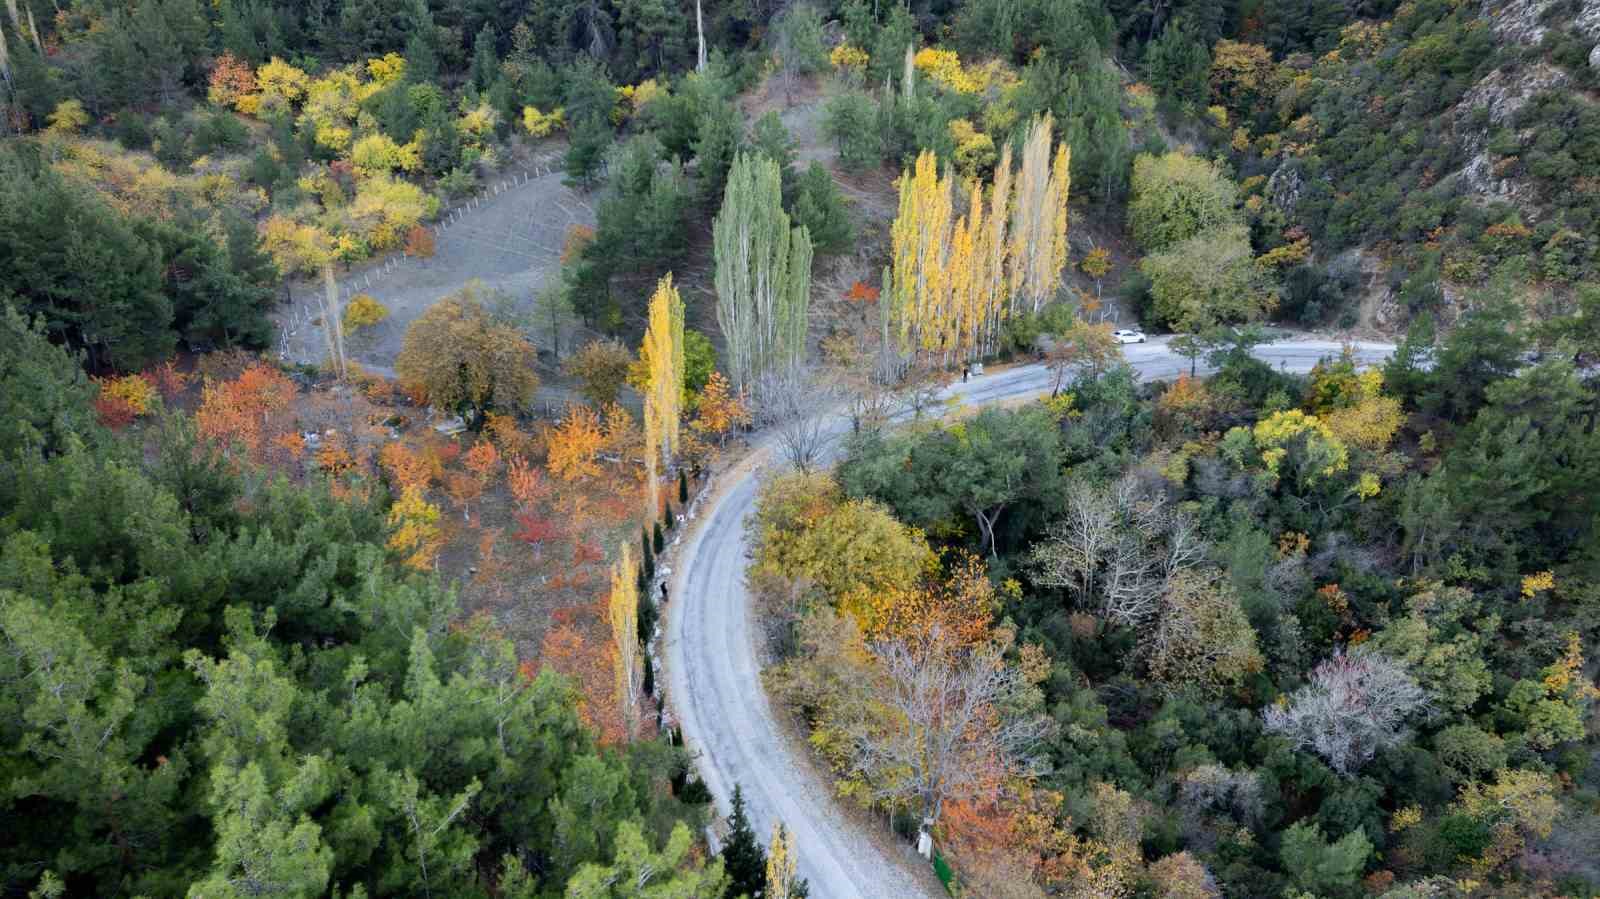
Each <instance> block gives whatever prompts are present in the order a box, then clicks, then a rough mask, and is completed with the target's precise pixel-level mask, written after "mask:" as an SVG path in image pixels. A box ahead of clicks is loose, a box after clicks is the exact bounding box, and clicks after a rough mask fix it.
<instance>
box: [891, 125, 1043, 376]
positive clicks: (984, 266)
mask: <svg viewBox="0 0 1600 899" xmlns="http://www.w3.org/2000/svg"><path fill="white" fill-rule="evenodd" d="M1052 127H1053V123H1052V120H1051V118H1050V116H1049V115H1046V116H1044V117H1043V118H1040V119H1037V120H1035V121H1034V123H1033V126H1032V128H1031V129H1030V131H1029V134H1028V140H1027V142H1026V144H1025V145H1024V148H1023V156H1022V167H1021V172H1020V174H1018V175H1017V176H1016V179H1015V181H1013V173H1012V167H1011V148H1010V145H1006V146H1004V147H1003V148H1002V150H1001V154H1000V160H999V164H998V165H997V166H996V167H995V175H994V181H993V183H992V184H991V185H989V186H988V188H987V190H986V189H985V186H984V185H983V184H981V183H973V184H970V185H967V187H966V194H967V200H968V207H967V213H966V215H964V216H962V217H961V218H959V219H957V218H956V217H955V197H954V194H955V190H954V185H953V184H952V178H951V176H950V174H949V173H948V172H946V173H945V174H944V175H943V176H942V177H941V176H940V174H939V170H938V162H937V160H936V159H935V157H934V155H933V154H932V153H931V152H924V153H922V154H921V155H920V156H918V157H917V161H916V163H915V165H914V166H913V167H912V169H911V171H908V172H906V173H904V174H903V175H902V176H901V178H900V181H899V189H900V206H899V212H898V215H897V216H896V218H895V221H894V225H893V226H892V227H891V229H890V237H891V239H892V242H893V247H892V256H893V264H892V266H891V273H890V275H889V277H888V278H887V281H888V283H889V290H888V292H887V299H888V303H887V307H888V310H889V312H888V319H889V320H888V321H886V322H885V326H886V330H888V329H889V328H890V326H892V329H893V331H894V333H895V334H896V335H897V336H898V338H899V344H900V348H901V350H902V351H909V352H913V353H920V354H924V355H925V356H926V357H931V356H932V355H933V354H935V353H937V354H938V357H939V362H940V363H941V364H949V363H950V362H951V361H952V359H953V358H957V357H959V358H964V359H978V358H981V357H982V356H983V355H985V354H987V353H991V352H993V351H994V348H995V342H996V341H995V338H996V336H997V335H998V334H999V331H1000V323H1001V322H1002V321H1003V320H1004V318H1005V317H1006V316H1007V315H1008V314H1011V313H1013V312H1016V311H1017V310H1019V309H1022V310H1025V311H1029V312H1038V311H1039V309H1040V308H1041V307H1043V305H1044V304H1045V302H1046V301H1047V300H1049V299H1050V298H1051V297H1052V296H1053V295H1054V294H1055V290H1056V287H1057V285H1059V284H1060V282H1061V271H1062V269H1064V268H1065V267H1066V263H1067V197H1068V195H1069V192H1070V187H1071V175H1070V165H1071V162H1072V154H1071V151H1070V149H1069V148H1068V147H1067V146H1066V145H1065V144H1057V145H1056V146H1055V149H1054V153H1053V154H1052V152H1051V141H1050V137H1051V129H1052ZM1013 184H1015V189H1014V191H1013Z"/></svg>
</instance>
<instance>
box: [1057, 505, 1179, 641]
mask: <svg viewBox="0 0 1600 899" xmlns="http://www.w3.org/2000/svg"><path fill="white" fill-rule="evenodd" d="M1206 553H1207V546H1206V544H1205V543H1204V541H1202V540H1201V539H1200V534H1199V527H1198V525H1197V523H1196V522H1195V521H1194V519H1193V518H1192V517H1190V516H1189V515H1186V514H1184V513H1183V512H1180V511H1178V510H1176V509H1174V508H1172V506H1171V505H1170V504H1169V503H1167V501H1166V498H1165V497H1163V496H1161V495H1160V494H1159V493H1155V492H1151V491H1149V490H1147V489H1146V488H1145V487H1144V485H1143V484H1141V483H1140V481H1139V479H1138V478H1137V477H1135V476H1133V475H1127V476H1125V477H1123V478H1121V479H1119V480H1117V481H1115V482H1113V483H1112V484H1110V485H1108V486H1106V487H1093V486H1089V485H1087V484H1079V485H1076V486H1074V487H1072V488H1071V489H1070V490H1069V491H1068V493H1067V507H1066V514H1065V516H1064V517H1063V518H1062V519H1061V520H1060V521H1058V522H1056V523H1055V524H1054V525H1053V526H1052V527H1051V528H1050V531H1049V533H1048V535H1047V536H1046V538H1045V539H1044V540H1043V541H1042V542H1040V543H1039V544H1037V545H1036V546H1035V547H1034V548H1033V555H1032V559H1033V564H1034V568H1035V570H1036V571H1037V572H1038V575H1037V576H1038V578H1039V583H1040V584H1043V585H1045V586H1050V587H1064V588H1066V589H1068V590H1071V591H1072V593H1073V595H1074V596H1075V597H1076V598H1077V600H1078V602H1079V604H1080V605H1083V606H1087V607H1089V608H1093V609H1095V610H1096V611H1097V612H1098V613H1099V614H1100V615H1101V616H1102V617H1104V618H1106V619H1107V620H1109V621H1111V622H1113V623H1116V624H1121V625H1127V626H1137V625H1140V624H1143V623H1146V622H1148V621H1149V620H1150V619H1151V618H1153V617H1154V616H1155V615H1156V614H1157V613H1158V612H1159V611H1160V609H1161V597H1162V594H1163V593H1164V592H1165V591H1166V588H1167V585H1168V584H1169V583H1170V582H1171V581H1172V579H1173V578H1174V577H1176V576H1177V575H1178V574H1180V573H1181V572H1183V571H1186V570H1188V569H1190V568H1193V567H1195V566H1196V565H1199V564H1200V563H1201V562H1203V561H1204V560H1205V557H1206Z"/></svg>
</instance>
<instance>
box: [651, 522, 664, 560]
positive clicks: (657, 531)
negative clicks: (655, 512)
mask: <svg viewBox="0 0 1600 899" xmlns="http://www.w3.org/2000/svg"><path fill="white" fill-rule="evenodd" d="M652 530H653V531H654V542H655V548H656V552H657V553H658V554H659V553H660V552H661V551H662V550H663V549H666V548H667V540H666V538H665V537H664V536H662V534H661V522H659V521H658V522H656V523H655V527H654V528H652Z"/></svg>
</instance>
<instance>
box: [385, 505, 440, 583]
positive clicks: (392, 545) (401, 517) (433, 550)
mask: <svg viewBox="0 0 1600 899" xmlns="http://www.w3.org/2000/svg"><path fill="white" fill-rule="evenodd" d="M389 527H390V528H391V532H390V534H389V549H390V551H392V552H395V553H398V554H399V555H401V556H403V557H404V558H403V560H402V564H404V565H405V566H406V567H407V568H413V569H416V570H417V571H427V570H428V569H430V568H432V567H433V561H434V558H435V557H437V556H438V554H439V546H440V545H441V543H442V542H443V539H442V536H441V533H440V530H439V507H438V506H435V505H433V504H432V503H430V502H428V501H427V500H426V499H424V498H423V496H422V488H420V487H415V486H413V487H407V488H406V489H405V492H403V493H401V494H400V500H399V502H396V503H395V504H394V505H393V506H392V507H390V509H389Z"/></svg>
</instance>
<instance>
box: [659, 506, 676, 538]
mask: <svg viewBox="0 0 1600 899" xmlns="http://www.w3.org/2000/svg"><path fill="white" fill-rule="evenodd" d="M661 523H662V524H664V525H666V526H667V530H669V531H670V530H672V526H673V525H674V524H677V519H675V518H674V517H673V515H672V500H671V499H668V500H667V501H666V502H665V503H664V507H663V508H662V510H661Z"/></svg>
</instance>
